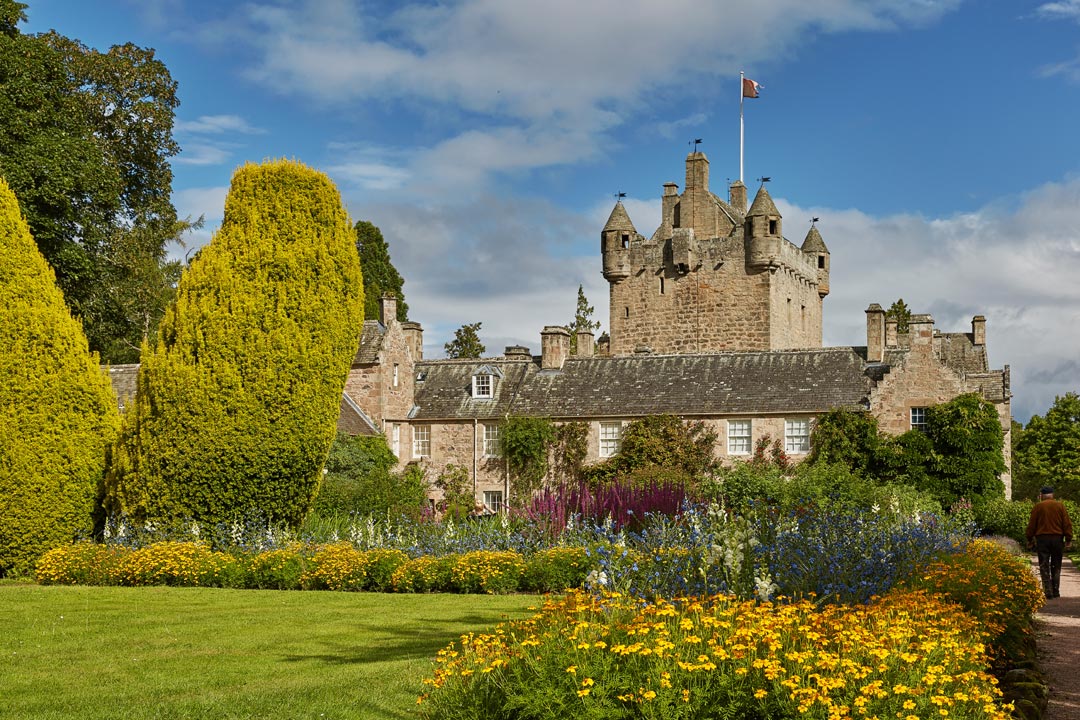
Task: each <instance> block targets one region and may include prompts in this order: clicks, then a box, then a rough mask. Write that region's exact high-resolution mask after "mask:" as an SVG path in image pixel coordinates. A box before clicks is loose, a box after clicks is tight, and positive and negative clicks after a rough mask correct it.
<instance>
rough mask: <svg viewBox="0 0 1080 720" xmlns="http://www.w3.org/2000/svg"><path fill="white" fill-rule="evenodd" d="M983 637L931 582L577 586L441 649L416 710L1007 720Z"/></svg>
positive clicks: (465, 718)
mask: <svg viewBox="0 0 1080 720" xmlns="http://www.w3.org/2000/svg"><path fill="white" fill-rule="evenodd" d="M929 638H932V641H928V639H929ZM982 638H983V634H982V632H981V631H980V629H979V627H978V625H977V624H976V622H975V620H974V619H973V618H971V617H969V616H967V615H966V614H965V613H964V612H963V611H962V610H961V609H960V608H959V607H957V606H956V605H953V604H951V603H946V602H942V601H941V600H940V599H939V598H937V597H935V596H933V595H928V594H926V593H921V592H908V593H894V594H890V595H889V596H888V597H886V598H883V599H882V600H880V601H879V602H876V603H874V604H872V605H869V606H854V607H853V606H827V607H824V608H816V607H815V606H814V605H813V604H812V603H810V602H798V603H792V604H790V605H773V604H771V603H764V604H755V603H740V602H738V601H735V600H734V599H732V598H730V597H725V596H717V597H711V598H707V599H700V600H696V599H680V600H675V601H671V602H667V601H657V602H655V603H651V604H648V605H645V606H642V605H641V604H640V603H638V602H636V601H632V600H630V599H628V598H624V597H617V596H609V597H606V598H602V599H594V598H590V597H587V596H585V595H583V594H579V593H573V594H571V595H569V596H568V597H566V598H564V599H559V600H549V601H548V602H547V603H546V604H545V606H544V608H543V610H542V611H541V612H540V613H539V614H537V615H535V616H533V617H532V618H530V619H527V620H520V621H514V622H510V623H507V624H504V625H502V626H500V627H499V628H498V629H497V630H496V632H494V633H490V634H483V635H472V634H470V635H465V636H462V638H461V641H460V642H459V643H456V644H454V645H452V646H450V647H449V648H446V649H445V650H443V651H440V652H439V654H438V657H437V660H436V661H437V668H436V670H435V674H434V677H432V678H428V679H426V680H425V684H426V685H427V686H428V693H427V694H426V695H424V696H422V697H421V698H420V714H421V716H422V717H423V718H426V719H427V720H442V719H443V718H456V719H460V720H480V719H481V718H492V717H513V718H554V717H573V718H619V717H644V718H705V717H725V718H791V717H807V718H823V719H824V718H832V717H880V718H886V717H888V718H892V717H901V718H903V717H943V716H945V714H946V713H947V715H948V717H963V718H971V719H976V718H978V719H984V718H985V719H993V720H1006V718H1008V717H1009V713H1010V711H1011V710H1012V708H1011V707H1010V706H1009V705H997V704H996V703H999V702H1000V698H1001V692H1000V691H999V690H998V689H997V686H996V680H995V679H994V678H993V677H992V676H990V675H989V674H988V673H987V672H986V671H985V663H986V656H985V653H984V651H983V649H982V646H981V642H982ZM942 711H944V712H942Z"/></svg>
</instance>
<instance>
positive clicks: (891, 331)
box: [885, 318, 899, 348]
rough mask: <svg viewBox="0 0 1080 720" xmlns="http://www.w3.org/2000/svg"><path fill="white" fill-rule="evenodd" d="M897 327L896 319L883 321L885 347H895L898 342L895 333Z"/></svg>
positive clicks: (896, 333)
mask: <svg viewBox="0 0 1080 720" xmlns="http://www.w3.org/2000/svg"><path fill="white" fill-rule="evenodd" d="M898 326H899V323H898V322H897V321H896V318H887V319H886V320H885V347H887V348H894V347H896V345H897V342H898V339H897V335H899V333H898V332H897V329H898Z"/></svg>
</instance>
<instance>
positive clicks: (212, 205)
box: [172, 185, 229, 225]
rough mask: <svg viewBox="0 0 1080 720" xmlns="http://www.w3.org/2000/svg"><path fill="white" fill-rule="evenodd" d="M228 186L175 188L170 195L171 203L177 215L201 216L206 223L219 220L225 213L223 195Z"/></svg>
mask: <svg viewBox="0 0 1080 720" xmlns="http://www.w3.org/2000/svg"><path fill="white" fill-rule="evenodd" d="M228 193H229V188H228V186H225V185H222V186H220V187H201V188H187V189H186V190H177V191H176V192H174V193H173V195H172V201H173V205H174V206H175V207H176V214H177V215H178V216H179V217H190V218H192V219H195V218H198V217H200V216H201V217H203V218H204V219H205V220H206V223H207V224H208V225H211V224H217V223H219V222H221V218H222V216H223V215H224V214H225V196H226V195H227V194H228Z"/></svg>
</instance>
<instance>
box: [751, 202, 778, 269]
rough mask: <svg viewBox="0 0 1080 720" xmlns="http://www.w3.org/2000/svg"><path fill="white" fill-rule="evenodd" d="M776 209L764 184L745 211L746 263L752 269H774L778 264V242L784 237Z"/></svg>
mask: <svg viewBox="0 0 1080 720" xmlns="http://www.w3.org/2000/svg"><path fill="white" fill-rule="evenodd" d="M780 220H781V217H780V211H779V210H777V209H776V205H775V204H774V203H773V201H772V198H771V197H769V191H768V190H766V189H765V185H764V184H763V185H762V186H761V189H760V190H758V191H757V195H756V196H755V197H754V203H753V205H751V206H750V210H749V211H747V213H746V222H745V225H744V228H745V229H744V237H745V238H746V264H747V266H749V267H750V268H752V269H754V270H766V269H775V268H777V267H779V266H780V243H781V241H782V240H783V239H784V233H783V227H782V226H781V224H780Z"/></svg>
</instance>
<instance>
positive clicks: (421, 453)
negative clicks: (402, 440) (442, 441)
mask: <svg viewBox="0 0 1080 720" xmlns="http://www.w3.org/2000/svg"><path fill="white" fill-rule="evenodd" d="M412 455H413V457H414V458H417V459H419V458H430V457H431V426H430V425H413V428H412Z"/></svg>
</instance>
